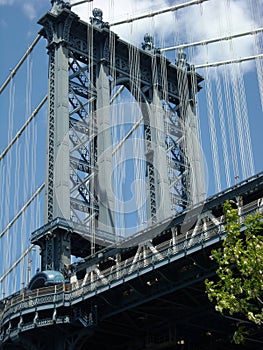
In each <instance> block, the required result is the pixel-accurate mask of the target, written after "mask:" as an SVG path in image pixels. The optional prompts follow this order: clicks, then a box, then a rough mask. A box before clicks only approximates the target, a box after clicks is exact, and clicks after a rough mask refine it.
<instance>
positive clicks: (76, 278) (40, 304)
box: [0, 173, 263, 350]
mask: <svg viewBox="0 0 263 350" xmlns="http://www.w3.org/2000/svg"><path fill="white" fill-rule="evenodd" d="M227 199H229V200H233V201H234V202H235V203H236V205H237V207H238V210H239V213H240V216H241V219H243V218H244V217H245V216H246V215H248V214H249V213H252V212H255V211H256V210H260V211H261V212H263V173H260V174H258V175H256V176H254V177H252V178H250V179H248V180H246V181H244V182H242V183H240V184H238V185H236V186H234V187H232V188H230V189H228V190H226V191H223V192H221V193H219V194H218V195H216V196H213V197H211V198H209V199H208V200H206V202H205V203H203V204H202V205H200V206H196V207H195V208H193V209H192V210H188V211H185V212H183V213H182V214H181V215H178V216H177V217H175V218H173V219H172V220H167V221H165V222H163V223H161V224H160V225H159V226H156V227H154V228H152V229H148V230H145V231H144V232H141V233H140V234H138V235H136V236H133V237H132V238H130V239H127V240H124V241H122V242H120V243H118V244H114V245H112V246H110V247H107V248H105V249H104V250H101V251H99V252H97V253H96V255H95V256H92V257H89V258H88V259H86V260H83V262H82V263H80V264H78V265H74V266H72V270H71V272H70V276H69V277H70V283H66V284H60V285H56V286H52V287H45V288H40V289H37V290H34V291H29V290H26V289H25V290H21V291H20V292H18V293H16V294H15V295H13V296H10V297H9V298H7V299H5V300H3V301H2V303H1V306H2V308H1V311H0V313H1V315H0V317H1V324H0V326H1V333H0V342H1V343H0V344H1V345H0V349H1V347H2V349H56V350H59V349H68V350H69V349H79V350H81V349H85V348H86V347H89V349H101V348H103V347H105V344H107V348H108V349H159V348H166V349H170V348H171V349H177V348H178V349H183V346H185V348H184V349H210V347H209V346H210V345H211V344H213V349H232V346H233V345H231V343H230V342H229V337H230V335H231V334H232V331H233V326H234V324H235V322H236V320H233V319H232V320H227V319H225V318H222V317H221V316H220V315H219V314H217V313H216V312H214V310H213V306H212V305H211V304H210V303H209V302H208V300H207V296H206V295H205V291H204V279H205V278H211V277H212V276H214V275H215V269H216V266H215V262H214V261H213V259H211V250H212V249H214V248H215V247H217V246H219V245H220V242H221V240H222V239H223V237H224V236H225V231H224V221H223V215H222V203H224V202H225V200H227ZM254 337H255V338H254V339H253V341H257V342H258V343H259V344H260V343H261V342H262V344H263V336H262V335H260V334H256V333H255V334H254ZM200 344H201V345H200ZM209 344H210V345H209ZM261 346H262V345H261ZM233 348H235V347H233ZM239 348H240V349H242V347H239ZM248 348H250V347H248ZM251 348H252V347H251ZM262 348H263V347H262ZM258 349H261V348H260V347H258Z"/></svg>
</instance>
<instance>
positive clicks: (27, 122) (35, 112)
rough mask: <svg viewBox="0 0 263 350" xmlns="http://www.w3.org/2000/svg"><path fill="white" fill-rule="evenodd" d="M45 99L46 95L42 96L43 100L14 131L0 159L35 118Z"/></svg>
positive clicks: (0, 158)
mask: <svg viewBox="0 0 263 350" xmlns="http://www.w3.org/2000/svg"><path fill="white" fill-rule="evenodd" d="M46 101H47V95H46V96H45V97H44V98H43V100H42V101H41V102H40V103H39V105H38V106H37V108H36V109H35V110H34V111H33V113H32V114H31V115H30V117H29V118H28V119H27V121H26V122H25V124H24V125H23V126H22V128H21V129H20V130H19V131H18V132H17V133H16V135H15V137H14V138H13V139H12V140H11V141H10V143H9V144H8V146H7V147H6V148H5V150H4V151H3V152H2V153H1V154H0V161H1V160H2V159H3V158H4V157H5V155H6V154H7V152H8V151H9V150H10V148H11V147H12V146H13V144H14V143H15V142H16V141H17V140H18V139H19V137H20V136H21V135H22V133H23V132H24V131H25V129H26V128H27V126H28V125H29V124H30V123H31V121H32V120H33V119H34V118H35V116H36V115H37V114H38V112H39V111H40V109H41V108H42V107H43V105H44V104H45V102H46Z"/></svg>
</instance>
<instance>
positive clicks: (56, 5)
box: [50, 0, 70, 15]
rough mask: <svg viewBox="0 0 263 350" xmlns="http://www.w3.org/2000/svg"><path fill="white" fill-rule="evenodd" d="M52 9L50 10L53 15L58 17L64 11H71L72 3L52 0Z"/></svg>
mask: <svg viewBox="0 0 263 350" xmlns="http://www.w3.org/2000/svg"><path fill="white" fill-rule="evenodd" d="M51 5H52V8H51V10H50V12H51V13H54V14H55V15H58V14H59V13H60V12H61V11H63V10H64V9H70V3H69V2H65V1H64V0H51Z"/></svg>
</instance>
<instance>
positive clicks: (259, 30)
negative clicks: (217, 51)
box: [161, 27, 263, 52]
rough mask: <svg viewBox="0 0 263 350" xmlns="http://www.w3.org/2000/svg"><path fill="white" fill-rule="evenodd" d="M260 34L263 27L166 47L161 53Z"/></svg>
mask: <svg viewBox="0 0 263 350" xmlns="http://www.w3.org/2000/svg"><path fill="white" fill-rule="evenodd" d="M260 32H263V28H262V27H261V28H257V29H254V30H250V31H247V32H241V33H237V34H233V35H225V36H221V37H217V38H213V39H207V40H201V41H195V42H193V43H188V44H181V45H176V46H171V47H165V48H163V49H161V52H167V51H173V50H180V49H185V48H187V47H193V46H199V45H204V44H212V43H216V42H218V41H223V40H231V39H236V38H239V37H242V36H246V35H253V34H257V33H260Z"/></svg>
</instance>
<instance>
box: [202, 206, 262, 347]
mask: <svg viewBox="0 0 263 350" xmlns="http://www.w3.org/2000/svg"><path fill="white" fill-rule="evenodd" d="M224 216H225V231H226V233H227V235H226V238H225V239H224V240H223V244H222V247H221V248H219V249H217V250H213V251H212V254H213V257H214V258H215V260H216V261H217V263H218V269H217V271H216V273H217V277H218V278H217V279H216V280H206V281H205V284H206V292H207V294H208V297H209V300H210V301H215V302H216V310H217V311H219V312H220V313H221V314H223V315H225V316H226V315H229V314H230V315H236V314H237V315H238V317H242V318H244V319H245V320H246V321H250V322H251V323H254V324H256V325H259V326H262V324H263V236H262V233H263V232H262V231H263V222H262V217H263V216H262V215H261V214H260V213H259V212H257V213H254V214H251V215H248V216H247V217H246V218H245V219H244V221H243V222H241V220H240V217H239V215H238V212H237V209H234V208H232V206H231V204H230V202H229V201H227V202H226V203H225V204H224ZM245 335H246V329H245V327H244V325H242V323H241V324H240V325H239V326H238V327H237V330H236V332H235V334H234V335H233V340H234V342H235V343H242V342H243V341H244V336H245Z"/></svg>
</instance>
